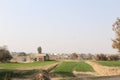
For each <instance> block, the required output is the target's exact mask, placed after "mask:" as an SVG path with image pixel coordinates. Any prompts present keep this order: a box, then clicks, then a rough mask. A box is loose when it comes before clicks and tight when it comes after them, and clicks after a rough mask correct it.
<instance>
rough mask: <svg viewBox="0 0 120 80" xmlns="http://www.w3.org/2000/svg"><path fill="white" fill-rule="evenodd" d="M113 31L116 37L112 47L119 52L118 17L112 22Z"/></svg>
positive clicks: (119, 20) (119, 25)
mask: <svg viewBox="0 0 120 80" xmlns="http://www.w3.org/2000/svg"><path fill="white" fill-rule="evenodd" d="M113 31H114V32H115V34H116V38H115V39H114V40H112V41H113V44H112V47H113V48H115V49H118V52H120V19H119V18H117V20H116V22H115V23H114V24H113Z"/></svg>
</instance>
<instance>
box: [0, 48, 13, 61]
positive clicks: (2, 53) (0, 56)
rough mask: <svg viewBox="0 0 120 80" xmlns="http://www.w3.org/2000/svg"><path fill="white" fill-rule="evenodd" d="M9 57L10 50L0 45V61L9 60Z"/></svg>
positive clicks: (10, 57)
mask: <svg viewBox="0 0 120 80" xmlns="http://www.w3.org/2000/svg"><path fill="white" fill-rule="evenodd" d="M11 59H12V56H11V55H10V52H9V51H8V50H7V49H6V48H4V47H0V62H9V60H11Z"/></svg>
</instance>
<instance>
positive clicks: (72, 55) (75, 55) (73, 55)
mask: <svg viewBox="0 0 120 80" xmlns="http://www.w3.org/2000/svg"><path fill="white" fill-rule="evenodd" d="M70 57H71V59H74V60H75V59H78V55H77V54H76V53H72V54H71V55H70Z"/></svg>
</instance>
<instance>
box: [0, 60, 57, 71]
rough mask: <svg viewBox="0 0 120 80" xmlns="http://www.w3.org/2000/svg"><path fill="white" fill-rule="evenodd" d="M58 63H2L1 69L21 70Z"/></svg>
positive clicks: (0, 64)
mask: <svg viewBox="0 0 120 80" xmlns="http://www.w3.org/2000/svg"><path fill="white" fill-rule="evenodd" d="M55 62H57V61H45V62H33V63H0V69H19V68H28V67H33V68H34V67H40V66H45V65H49V64H53V63H55Z"/></svg>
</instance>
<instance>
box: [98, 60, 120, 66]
mask: <svg viewBox="0 0 120 80" xmlns="http://www.w3.org/2000/svg"><path fill="white" fill-rule="evenodd" d="M97 63H99V64H101V65H103V66H109V67H120V61H97Z"/></svg>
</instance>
